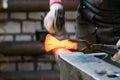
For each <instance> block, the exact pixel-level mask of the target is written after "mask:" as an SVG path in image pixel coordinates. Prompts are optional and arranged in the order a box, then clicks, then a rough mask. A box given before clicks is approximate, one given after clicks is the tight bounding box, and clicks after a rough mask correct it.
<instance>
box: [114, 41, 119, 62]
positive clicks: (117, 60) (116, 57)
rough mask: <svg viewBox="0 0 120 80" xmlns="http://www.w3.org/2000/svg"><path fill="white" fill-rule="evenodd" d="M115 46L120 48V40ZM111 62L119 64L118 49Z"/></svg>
mask: <svg viewBox="0 0 120 80" xmlns="http://www.w3.org/2000/svg"><path fill="white" fill-rule="evenodd" d="M116 45H117V46H120V40H119V41H118V42H117V44H116ZM112 60H113V61H116V62H119V63H120V49H118V52H117V53H116V54H115V55H114V56H113V57H112Z"/></svg>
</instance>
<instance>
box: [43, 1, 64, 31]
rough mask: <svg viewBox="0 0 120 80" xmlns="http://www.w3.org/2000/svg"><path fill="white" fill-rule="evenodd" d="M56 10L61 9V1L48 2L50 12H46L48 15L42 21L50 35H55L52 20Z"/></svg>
mask: <svg viewBox="0 0 120 80" xmlns="http://www.w3.org/2000/svg"><path fill="white" fill-rule="evenodd" d="M58 9H63V5H62V1H61V0H50V11H49V12H48V14H47V15H46V17H45V19H44V26H45V28H46V29H47V30H48V32H50V33H55V29H54V18H55V11H56V10H58Z"/></svg>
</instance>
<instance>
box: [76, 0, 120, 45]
mask: <svg viewBox="0 0 120 80" xmlns="http://www.w3.org/2000/svg"><path fill="white" fill-rule="evenodd" d="M76 34H77V38H82V39H87V40H88V41H90V42H92V43H103V44H116V43H117V41H118V40H119V39H120V0H81V1H80V6H79V8H78V17H77V26H76Z"/></svg>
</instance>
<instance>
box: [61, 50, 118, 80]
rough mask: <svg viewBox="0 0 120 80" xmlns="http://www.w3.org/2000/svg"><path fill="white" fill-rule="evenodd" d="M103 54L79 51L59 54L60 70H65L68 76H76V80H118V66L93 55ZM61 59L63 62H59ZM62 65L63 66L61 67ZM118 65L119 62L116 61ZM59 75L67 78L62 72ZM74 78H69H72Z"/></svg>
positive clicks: (63, 71)
mask: <svg viewBox="0 0 120 80" xmlns="http://www.w3.org/2000/svg"><path fill="white" fill-rule="evenodd" d="M104 54H105V55H106V53H99V54H97V53H95V54H83V53H82V54H81V53H80V52H78V53H75V52H72V53H71V54H61V55H60V72H62V73H66V72H65V71H68V72H67V73H68V74H67V75H68V76H69V77H74V78H76V80H81V79H82V80H120V68H119V67H117V66H115V65H112V64H110V63H107V62H105V61H104V60H102V59H99V58H97V57H95V55H97V56H100V55H104ZM103 58H104V57H103ZM62 61H63V63H61V62H62ZM63 65H65V66H64V67H63ZM66 65H69V66H71V67H70V68H68V66H67V67H66ZM118 65H120V64H119V63H118ZM61 67H62V68H61ZM65 67H66V68H65ZM61 69H64V70H61ZM72 74H74V75H72ZM83 74H84V75H83ZM60 75H61V77H60V78H61V80H62V79H63V80H64V79H65V78H67V77H66V76H67V75H63V74H60ZM69 77H68V78H69ZM74 78H72V79H69V80H74ZM66 80H68V79H66Z"/></svg>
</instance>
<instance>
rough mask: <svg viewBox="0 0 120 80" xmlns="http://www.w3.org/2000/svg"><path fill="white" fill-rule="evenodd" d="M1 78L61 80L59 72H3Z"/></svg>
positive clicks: (12, 79)
mask: <svg viewBox="0 0 120 80" xmlns="http://www.w3.org/2000/svg"><path fill="white" fill-rule="evenodd" d="M0 78H1V79H3V80H22V79H23V80H24V79H25V80H59V71H50V70H46V71H45V70H44V71H39V72H38V71H36V72H35V71H28V72H25V71H24V72H23V71H22V72H3V73H1V75H0Z"/></svg>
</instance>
